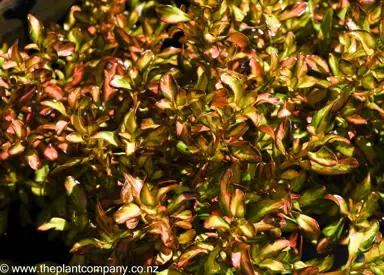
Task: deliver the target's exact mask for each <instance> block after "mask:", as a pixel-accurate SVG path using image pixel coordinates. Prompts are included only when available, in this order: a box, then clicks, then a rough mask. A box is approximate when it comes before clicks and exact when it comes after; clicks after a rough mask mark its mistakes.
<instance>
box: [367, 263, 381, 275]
mask: <svg viewBox="0 0 384 275" xmlns="http://www.w3.org/2000/svg"><path fill="white" fill-rule="evenodd" d="M369 268H370V269H371V271H372V273H373V274H375V275H384V265H377V266H375V265H371V266H370V267H369Z"/></svg>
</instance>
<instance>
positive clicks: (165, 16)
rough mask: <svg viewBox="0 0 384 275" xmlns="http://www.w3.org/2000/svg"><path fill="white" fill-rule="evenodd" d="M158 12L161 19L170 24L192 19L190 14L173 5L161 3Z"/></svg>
mask: <svg viewBox="0 0 384 275" xmlns="http://www.w3.org/2000/svg"><path fill="white" fill-rule="evenodd" d="M156 12H157V13H158V14H159V15H160V19H161V21H163V22H165V23H168V24H175V23H180V22H188V21H190V20H191V18H190V17H189V16H188V14H186V13H185V12H183V11H182V10H180V9H178V8H176V7H173V6H171V5H161V6H159V7H157V8H156Z"/></svg>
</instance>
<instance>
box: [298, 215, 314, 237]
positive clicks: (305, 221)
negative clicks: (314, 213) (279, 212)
mask: <svg viewBox="0 0 384 275" xmlns="http://www.w3.org/2000/svg"><path fill="white" fill-rule="evenodd" d="M293 214H294V217H295V218H296V221H297V224H298V225H299V227H300V228H301V229H302V230H303V231H305V232H308V233H310V234H312V235H318V234H319V233H320V227H319V224H318V223H317V221H316V220H315V219H314V218H311V217H309V216H307V215H304V214H300V213H293Z"/></svg>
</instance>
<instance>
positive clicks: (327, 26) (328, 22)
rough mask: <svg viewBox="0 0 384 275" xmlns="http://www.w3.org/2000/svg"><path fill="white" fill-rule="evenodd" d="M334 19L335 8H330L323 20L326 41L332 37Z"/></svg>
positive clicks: (322, 25)
mask: <svg viewBox="0 0 384 275" xmlns="http://www.w3.org/2000/svg"><path fill="white" fill-rule="evenodd" d="M332 20H333V9H332V8H329V9H328V10H327V12H326V13H325V15H324V17H323V20H322V21H321V27H320V30H321V34H322V36H323V39H324V41H325V42H327V41H328V40H329V38H330V37H331V31H332Z"/></svg>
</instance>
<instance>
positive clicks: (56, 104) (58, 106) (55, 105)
mask: <svg viewBox="0 0 384 275" xmlns="http://www.w3.org/2000/svg"><path fill="white" fill-rule="evenodd" d="M40 104H41V105H43V106H47V107H50V108H52V109H54V110H56V111H59V112H60V113H61V114H63V115H64V116H68V114H67V110H66V109H65V107H64V104H63V103H62V102H61V101H57V100H55V99H54V100H46V101H43V102H41V103H40Z"/></svg>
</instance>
